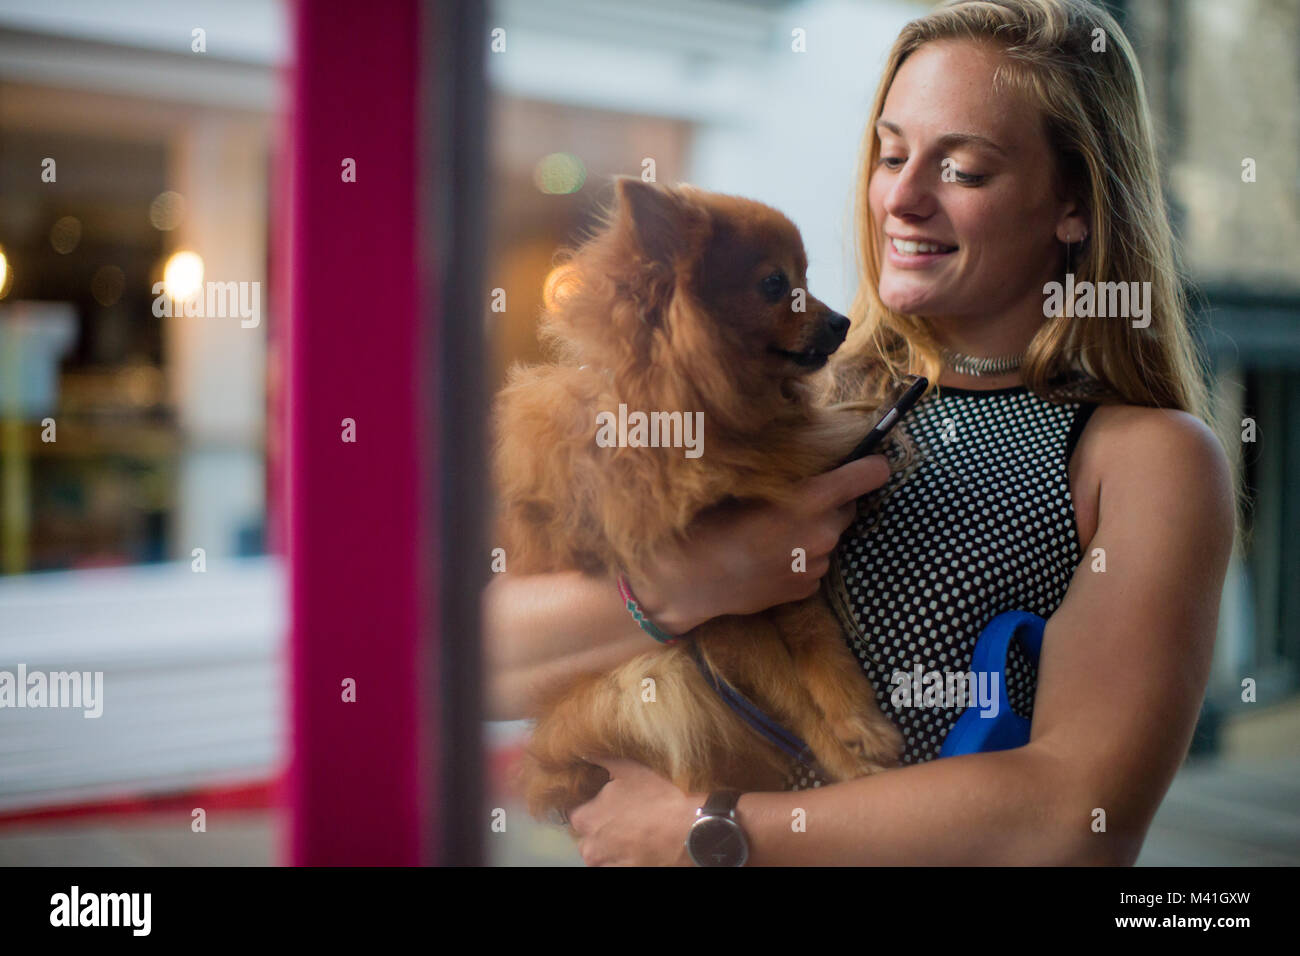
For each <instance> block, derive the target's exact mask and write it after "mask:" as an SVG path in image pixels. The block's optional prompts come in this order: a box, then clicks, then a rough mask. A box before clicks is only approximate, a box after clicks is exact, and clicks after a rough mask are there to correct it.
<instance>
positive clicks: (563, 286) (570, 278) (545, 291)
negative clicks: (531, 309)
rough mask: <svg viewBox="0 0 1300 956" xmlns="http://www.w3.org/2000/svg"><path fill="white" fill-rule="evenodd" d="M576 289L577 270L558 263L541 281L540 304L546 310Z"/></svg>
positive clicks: (552, 307)
mask: <svg viewBox="0 0 1300 956" xmlns="http://www.w3.org/2000/svg"><path fill="white" fill-rule="evenodd" d="M577 291H578V270H577V269H575V268H574V267H573V266H571V265H560V266H556V267H555V268H554V269H552V270H551V271H550V272H549V273H548V274H547V276H546V281H544V282H543V283H542V304H543V305H544V306H546V308H547V309H548V310H553V309H554V308H555V307H556V306H557V305H559V304H560V303H561V302H563V301H564V300H565V299H567V298H568V297H569V296H571V295H573V293H575V292H577Z"/></svg>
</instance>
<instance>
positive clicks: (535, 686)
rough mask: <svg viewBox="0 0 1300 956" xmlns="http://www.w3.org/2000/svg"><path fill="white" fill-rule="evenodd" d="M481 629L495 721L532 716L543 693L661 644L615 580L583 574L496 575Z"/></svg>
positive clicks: (489, 700) (490, 712)
mask: <svg viewBox="0 0 1300 956" xmlns="http://www.w3.org/2000/svg"><path fill="white" fill-rule="evenodd" d="M483 630H484V636H485V644H486V651H487V671H488V695H487V704H488V714H487V716H488V719H489V720H519V719H522V718H525V717H532V716H534V714H535V710H534V708H535V703H536V699H537V693H538V691H539V690H541V689H543V688H546V687H550V686H554V685H556V684H558V683H559V682H561V681H563V680H565V679H566V678H567V677H568V676H570V675H573V674H578V673H583V672H587V671H607V670H612V669H613V668H615V667H616V666H617V665H619V664H621V663H622V662H624V661H626V660H628V659H630V658H632V657H635V656H636V655H637V654H640V653H642V652H643V651H648V650H650V649H651V648H652V647H654V646H655V643H654V641H653V639H652V638H651V637H650V636H649V635H648V634H646V632H645V631H643V630H641V628H640V627H639V626H638V625H637V623H636V621H634V620H633V619H632V615H630V614H628V612H627V610H626V608H624V606H623V602H622V598H621V597H620V596H619V593H618V587H617V585H616V583H615V582H614V580H613V579H606V578H597V577H592V576H589V575H586V574H583V573H581V572H579V571H562V572H558V573H555V574H535V575H527V576H518V575H507V574H499V575H497V576H496V577H495V578H493V580H492V582H491V583H490V584H489V585H488V586H487V588H486V589H485V590H484V595H483Z"/></svg>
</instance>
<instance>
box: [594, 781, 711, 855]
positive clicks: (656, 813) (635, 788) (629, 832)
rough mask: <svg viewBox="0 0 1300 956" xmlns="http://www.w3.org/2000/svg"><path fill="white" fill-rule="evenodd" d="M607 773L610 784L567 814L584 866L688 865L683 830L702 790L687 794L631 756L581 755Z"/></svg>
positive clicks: (692, 816)
mask: <svg viewBox="0 0 1300 956" xmlns="http://www.w3.org/2000/svg"><path fill="white" fill-rule="evenodd" d="M585 759H587V760H588V762H590V763H594V764H598V765H600V766H602V767H604V768H605V769H606V770H608V771H609V782H608V783H607V784H605V786H604V787H602V788H601V790H600V793H598V794H596V796H595V797H593V798H592V799H591V800H588V801H587V802H586V803H584V804H583V805H582V806H580V807H578V808H577V809H576V810H574V811H573V812H572V813H571V814H569V825H570V826H571V827H572V828H573V832H574V835H575V836H577V837H578V850H579V852H581V853H582V860H583V862H584V863H586V864H587V865H588V866H690V865H691V858H690V856H689V855H688V854H687V852H686V834H687V832H688V831H689V830H690V828H691V824H692V823H693V822H694V821H695V811H696V810H698V809H699V808H700V807H702V806H704V802H705V800H706V799H707V795H705V794H687V793H683V792H682V791H680V790H678V789H677V787H675V786H674V785H673V783H672V781H670V780H666V779H664V778H663V777H661V776H659V775H658V774H657V773H655V772H654V771H653V770H651V769H650V768H649V767H647V766H645V765H644V764H640V763H637V762H636V761H634V760H622V759H619V758H616V757H605V756H601V755H596V756H592V757H587V758H585Z"/></svg>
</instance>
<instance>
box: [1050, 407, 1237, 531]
mask: <svg viewBox="0 0 1300 956" xmlns="http://www.w3.org/2000/svg"><path fill="white" fill-rule="evenodd" d="M1075 456H1076V459H1075V460H1074V461H1072V462H1071V466H1072V469H1071V470H1072V471H1076V475H1077V478H1076V481H1077V483H1078V484H1079V485H1080V486H1081V487H1083V488H1086V489H1095V491H1096V494H1097V498H1096V501H1097V504H1098V512H1099V514H1098V517H1100V511H1101V509H1104V508H1106V507H1107V504H1108V503H1109V504H1111V505H1120V504H1122V505H1123V506H1124V507H1125V508H1126V509H1127V510H1130V511H1132V510H1133V509H1137V508H1141V505H1142V502H1143V501H1150V500H1152V498H1153V497H1154V496H1165V495H1176V496H1179V497H1180V498H1184V499H1188V500H1189V501H1194V502H1195V503H1197V504H1198V505H1199V506H1201V507H1202V508H1206V509H1209V511H1210V512H1211V513H1212V514H1207V515H1206V517H1207V518H1208V517H1212V516H1215V515H1217V516H1219V517H1223V516H1228V520H1229V525H1230V521H1231V514H1232V480H1231V469H1230V466H1229V464H1228V456H1227V454H1226V453H1225V452H1224V448H1223V445H1222V444H1221V443H1220V441H1219V439H1218V437H1217V436H1216V435H1215V434H1214V432H1213V431H1212V430H1211V429H1210V427H1209V426H1208V425H1207V424H1206V423H1205V422H1203V421H1201V419H1199V418H1197V417H1196V416H1195V415H1192V414H1190V413H1188V412H1184V411H1179V410H1177V409H1169V408H1148V407H1145V406H1140V405H1118V404H1114V405H1102V406H1100V407H1098V408H1097V410H1096V411H1095V412H1093V415H1092V418H1091V419H1090V420H1089V422H1088V426H1087V428H1085V429H1084V432H1083V435H1082V436H1081V437H1080V439H1079V444H1078V447H1077V448H1076V451H1075ZM1135 517H1136V515H1135Z"/></svg>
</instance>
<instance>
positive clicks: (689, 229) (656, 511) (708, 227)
mask: <svg viewBox="0 0 1300 956" xmlns="http://www.w3.org/2000/svg"><path fill="white" fill-rule="evenodd" d="M616 192H617V199H618V202H617V205H616V207H615V209H614V211H613V212H612V213H611V214H610V216H609V219H608V221H607V222H606V224H605V226H604V228H603V229H602V230H601V231H600V232H599V233H598V234H597V235H596V236H595V237H594V238H592V239H591V240H589V241H588V242H586V243H585V244H584V245H583V246H582V247H581V248H579V249H578V250H577V251H576V253H574V255H573V258H572V259H571V261H570V262H569V263H568V265H567V266H566V267H565V269H564V272H563V274H564V276H565V278H564V279H563V280H562V281H561V282H560V283H559V284H558V286H557V288H556V290H555V294H554V296H553V297H552V299H553V301H552V302H551V304H550V305H551V307H550V308H549V309H548V312H547V314H546V316H545V318H544V321H543V334H544V336H545V337H547V338H548V339H550V340H551V341H552V343H553V344H555V345H557V346H558V347H559V352H560V360H559V362H558V363H557V364H553V365H546V366H540V367H532V368H515V369H513V370H512V371H511V375H510V378H509V381H508V383H507V385H506V387H505V388H504V389H503V390H502V392H501V394H500V396H499V397H498V401H497V407H496V420H495V425H496V430H497V431H496V456H495V472H496V481H497V487H498V491H499V495H500V497H499V502H498V504H499V508H500V512H499V514H500V527H499V532H498V533H499V535H500V538H499V540H500V541H501V543H502V544H503V545H504V547H505V552H506V560H507V562H508V569H509V571H510V572H513V573H518V574H535V573H543V572H551V571H560V570H567V569H578V570H582V571H585V572H589V573H592V574H599V575H611V576H612V575H615V574H617V573H618V572H620V571H623V572H625V573H626V574H627V575H628V577H629V579H630V580H631V582H632V583H633V586H635V583H636V581H637V580H638V576H639V574H640V572H641V570H642V569H643V568H644V567H645V566H646V561H647V556H648V555H650V554H651V553H653V552H654V551H655V549H657V548H660V547H662V546H664V545H666V544H670V543H673V542H677V543H680V542H682V541H684V540H685V539H686V532H687V528H688V526H689V525H690V523H691V520H692V519H693V518H695V517H696V516H697V515H698V514H699V513H700V512H701V511H703V510H705V509H706V508H709V507H711V506H716V505H718V504H720V503H723V502H728V501H735V500H742V501H765V502H785V503H789V502H790V501H791V500H792V495H793V492H794V490H795V488H796V486H797V485H798V483H799V482H801V481H803V480H804V479H807V478H809V477H811V476H813V475H817V474H820V473H822V472H824V471H826V470H828V469H830V468H832V467H834V466H835V465H836V464H837V463H838V462H840V461H841V460H842V459H843V458H844V456H845V455H846V454H848V452H849V451H850V450H851V449H852V448H853V446H854V445H855V444H856V443H857V441H858V440H859V439H860V438H861V437H862V436H863V435H864V434H865V433H866V431H867V429H868V428H869V427H870V424H871V423H870V421H869V420H868V419H867V418H866V417H865V416H864V415H863V414H862V411H861V410H860V409H859V410H849V409H848V408H847V407H842V408H836V409H824V408H819V407H816V405H815V403H814V401H813V398H812V395H813V390H812V388H811V387H810V385H809V383H808V381H807V379H808V378H809V377H810V376H811V375H812V374H813V373H814V372H816V371H817V370H818V369H820V368H822V366H824V365H825V364H826V362H827V358H828V357H829V355H830V354H831V353H832V352H834V351H835V349H836V348H838V347H839V345H840V343H841V342H842V341H843V340H844V336H845V333H846V331H847V329H848V325H849V322H848V319H846V318H845V317H844V316H842V315H839V314H837V313H835V312H833V311H831V310H830V309H829V308H827V307H826V306H825V305H823V304H822V303H821V302H819V301H818V300H817V299H814V298H812V297H811V296H808V295H807V294H806V293H805V291H804V284H805V273H806V270H807V259H806V256H805V254H804V250H803V242H802V240H801V238H800V236H799V232H798V230H797V229H796V228H795V226H794V224H793V223H791V222H790V221H789V220H788V219H787V218H786V217H785V216H783V215H781V213H779V212H777V211H776V210H774V209H771V208H769V207H767V206H764V205H762V204H760V203H757V202H753V201H750V200H745V199H739V198H735V197H731V196H721V195H717V194H712V193H705V192H702V191H700V190H696V189H693V188H691V187H686V186H681V187H676V188H671V189H670V188H664V187H659V186H654V185H648V184H645V183H642V182H640V181H637V180H633V179H621V180H619V181H618V183H617V189H616ZM620 405H622V406H625V412H626V414H627V416H628V420H629V421H633V419H634V415H633V413H635V412H643V413H647V415H648V414H649V413H652V412H660V413H673V412H676V413H679V420H680V422H681V423H682V426H683V427H682V428H680V429H677V430H676V431H670V430H668V429H667V428H665V429H664V433H663V435H662V436H659V435H658V434H657V433H656V435H655V437H656V438H658V437H662V438H664V441H656V442H655V444H656V445H658V447H637V445H638V444H642V445H648V444H649V439H650V436H649V435H647V434H645V432H644V431H643V432H642V433H641V434H640V435H638V434H637V433H636V431H635V429H628V430H624V429H623V428H622V427H621V425H620V426H619V428H618V429H617V431H618V437H619V439H620V441H622V442H623V443H622V444H621V445H619V446H616V447H608V446H609V445H610V442H609V441H608V440H602V441H598V437H603V439H609V438H611V437H612V436H613V435H614V432H615V429H614V428H612V427H610V424H609V423H610V422H611V420H614V419H618V418H621V415H620ZM602 413H605V414H602ZM695 413H702V416H697V415H696V414H695ZM697 421H702V422H703V435H702V436H699V435H696V436H692V435H691V434H690V432H689V426H690V425H691V424H692V423H694V422H697ZM673 424H674V425H676V424H677V421H674V422H673ZM654 431H655V430H654V429H653V428H651V432H654ZM701 437H702V438H703V441H702V442H701V443H700V444H699V445H698V447H696V446H691V447H681V446H682V445H684V444H687V442H688V440H689V439H692V438H693V440H694V441H697V442H698V441H699V440H700V438H701ZM673 439H677V441H676V443H675V444H674V441H673ZM665 445H666V446H667V447H665ZM810 544H811V542H807V541H772V542H771V546H772V547H773V548H776V549H779V550H780V551H781V552H782V553H783V554H785V555H792V554H793V551H794V549H795V548H798V547H805V548H807V547H808V546H809V545H810ZM792 560H793V558H792ZM610 586H611V589H612V588H613V585H612V584H611V585H610ZM615 593H616V592H614V593H611V600H617V597H616V596H615ZM689 640H694V641H697V642H699V645H700V647H701V649H702V650H703V651H704V653H705V656H706V659H707V661H708V663H709V665H710V666H711V667H712V668H713V669H714V670H715V671H716V672H717V673H719V674H720V675H722V676H723V677H724V678H725V679H726V680H728V681H729V682H730V683H731V684H732V685H733V686H734V687H736V688H737V689H739V690H740V691H741V692H742V693H744V694H745V695H746V696H747V697H749V699H750V700H752V701H754V702H755V703H756V704H758V706H760V707H761V708H763V710H764V711H766V712H767V713H768V714H769V715H770V716H772V717H773V718H775V719H776V720H778V721H779V722H780V723H781V724H782V725H783V726H784V727H786V728H788V729H789V730H791V731H793V732H794V733H796V734H798V735H799V736H800V737H802V738H803V739H804V740H805V741H806V742H807V743H808V745H809V747H810V749H811V750H812V753H813V755H814V756H815V757H816V759H817V761H818V762H819V763H820V765H821V767H822V768H823V769H824V770H825V771H826V772H828V773H830V774H831V775H833V776H834V777H836V778H838V779H848V778H852V777H857V776H861V775H864V774H868V773H873V772H875V771H878V770H881V769H884V768H886V767H889V766H894V765H896V764H897V760H898V756H899V753H900V750H901V746H902V739H901V736H900V734H899V732H898V730H897V729H896V728H895V727H894V725H893V724H892V723H891V722H890V721H889V720H888V719H887V718H886V717H885V716H884V715H883V714H881V712H880V711H879V709H878V708H877V707H876V705H875V701H874V695H873V694H872V692H871V688H870V686H869V684H868V682H867V681H866V678H865V676H864V675H863V673H862V670H861V668H860V666H859V665H858V663H857V661H856V660H854V658H853V655H852V654H851V653H850V651H849V650H848V648H847V646H846V645H845V643H844V640H843V638H842V636H841V632H840V628H839V624H838V622H837V621H836V620H835V618H834V615H833V614H832V612H831V611H830V609H829V607H827V605H826V604H825V603H824V601H823V600H822V599H821V598H820V597H813V598H809V599H807V600H804V601H801V602H798V603H795V604H787V605H783V606H780V607H776V608H772V609H770V610H768V611H766V612H764V613H761V614H756V615H752V616H747V617H723V618H716V619H714V620H712V621H709V622H708V623H706V624H704V625H702V626H700V627H699V628H697V629H695V630H694V631H692V632H691V635H690V638H689ZM647 678H650V679H651V680H652V681H653V684H651V683H648V682H647V681H646V679H647ZM584 754H588V755H595V754H611V755H615V756H622V757H629V758H631V759H634V760H637V761H640V762H641V763H644V764H647V765H649V766H650V767H651V768H653V769H654V770H656V771H657V772H658V773H660V774H662V775H663V776H665V777H667V778H669V779H671V780H672V781H673V782H674V783H675V784H676V785H677V786H678V787H680V788H681V789H683V790H686V791H690V792H699V791H711V790H717V789H722V788H735V789H738V790H749V791H753V790H779V789H781V787H782V786H783V784H784V783H785V781H786V779H787V776H788V774H789V772H790V770H791V769H792V762H791V760H790V758H789V757H787V756H786V755H785V754H783V753H782V752H781V751H780V750H778V749H777V748H776V747H774V746H773V745H772V744H770V743H768V742H767V741H766V740H764V739H763V738H762V737H761V736H760V735H759V734H758V733H756V732H755V731H754V730H753V729H752V728H751V727H749V726H748V725H747V724H746V723H744V722H743V721H742V720H741V719H740V718H739V717H737V716H736V714H735V713H733V711H732V710H731V709H729V708H728V707H727V706H726V704H724V703H723V702H722V701H721V699H720V698H719V696H718V694H717V693H716V692H715V690H714V689H713V688H712V687H710V686H709V685H708V684H707V683H705V680H704V678H703V677H702V675H701V674H700V672H699V669H698V668H697V666H696V664H695V662H694V661H693V659H692V658H691V656H690V654H689V652H688V650H687V648H686V645H685V642H682V643H679V644H675V645H670V646H656V645H655V644H654V642H653V641H652V640H651V639H650V637H648V636H647V637H646V653H644V654H642V655H640V656H638V657H636V658H635V659H633V660H631V661H628V662H627V663H626V664H624V665H623V666H621V667H619V668H618V669H616V670H614V671H613V672H610V673H604V674H587V675H583V676H581V677H580V678H578V679H576V680H574V681H572V682H570V683H568V684H567V685H566V686H563V687H559V688H555V689H554V690H553V692H552V693H551V694H550V695H549V696H548V698H547V700H546V702H545V703H544V705H543V706H542V708H541V712H540V714H539V717H538V721H537V724H536V727H535V730H534V733H533V737H532V740H531V743H530V745H529V747H528V749H527V751H526V754H525V757H524V759H523V763H522V766H521V771H520V772H521V777H520V783H521V787H522V790H523V793H524V795H525V797H526V799H527V803H528V808H529V811H530V812H531V813H532V814H533V815H534V816H536V817H538V818H539V819H541V818H545V817H548V816H551V817H553V816H554V815H555V811H560V812H561V813H562V814H564V815H565V817H567V814H568V812H569V811H570V810H572V809H573V808H574V807H576V806H578V805H579V804H582V803H584V802H586V801H587V800H589V799H591V798H592V797H593V796H595V794H596V792H597V791H598V790H599V789H600V787H601V786H602V785H603V784H604V783H605V782H606V780H607V779H608V775H607V774H606V772H605V770H604V769H603V768H601V767H598V766H594V765H592V764H589V763H586V762H585V761H583V759H582V756H583V755H584Z"/></svg>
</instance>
